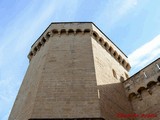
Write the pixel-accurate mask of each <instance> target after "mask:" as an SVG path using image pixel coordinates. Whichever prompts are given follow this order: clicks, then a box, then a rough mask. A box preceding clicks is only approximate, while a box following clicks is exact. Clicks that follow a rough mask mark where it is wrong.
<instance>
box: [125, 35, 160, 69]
mask: <svg viewBox="0 0 160 120" xmlns="http://www.w3.org/2000/svg"><path fill="white" fill-rule="evenodd" d="M159 57H160V35H158V36H156V37H155V38H154V39H153V40H151V41H150V42H148V43H146V44H145V45H143V46H142V47H140V48H138V49H137V50H135V51H134V52H133V53H131V54H130V55H129V56H128V58H129V62H130V64H131V66H132V71H135V70H136V71H137V70H140V69H141V68H142V67H145V66H146V65H147V64H149V63H150V62H152V61H153V60H155V59H156V58H159Z"/></svg>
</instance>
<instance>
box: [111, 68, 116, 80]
mask: <svg viewBox="0 0 160 120" xmlns="http://www.w3.org/2000/svg"><path fill="white" fill-rule="evenodd" d="M112 72H113V76H114V77H115V78H116V79H117V75H116V72H115V71H114V70H112Z"/></svg>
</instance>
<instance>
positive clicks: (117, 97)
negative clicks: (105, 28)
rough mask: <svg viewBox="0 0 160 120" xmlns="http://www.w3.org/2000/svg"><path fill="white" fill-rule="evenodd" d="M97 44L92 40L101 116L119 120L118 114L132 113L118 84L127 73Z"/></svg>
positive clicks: (109, 119)
mask: <svg viewBox="0 0 160 120" xmlns="http://www.w3.org/2000/svg"><path fill="white" fill-rule="evenodd" d="M97 42H99V41H95V40H94V39H92V46H93V55H94V64H95V71H96V81H97V86H98V91H99V100H100V106H101V114H102V116H103V118H105V119H106V120H119V119H120V118H119V117H118V116H117V114H118V113H123V114H131V113H133V112H132V107H131V104H130V102H129V101H128V100H127V99H126V95H125V91H124V88H123V86H122V83H120V79H121V77H123V78H125V77H126V76H125V74H126V73H128V72H127V71H126V70H125V69H124V68H123V67H122V66H121V65H120V64H119V63H118V62H117V61H116V60H115V59H114V58H113V56H111V55H110V54H108V51H107V50H106V49H104V48H103V47H102V46H100V45H99V44H97ZM113 71H114V72H113ZM125 79H126V78H125ZM126 119H130V118H126Z"/></svg>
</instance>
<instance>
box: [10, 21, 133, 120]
mask: <svg viewBox="0 0 160 120" xmlns="http://www.w3.org/2000/svg"><path fill="white" fill-rule="evenodd" d="M28 58H29V61H30V64H29V67H28V70H27V72H26V75H25V77H24V80H23V82H22V85H21V87H20V90H19V93H18V95H17V98H16V100H15V103H14V106H13V109H12V111H11V114H10V116H9V120H48V119H51V120H57V119H58V120H64V119H77V120H78V119H79V120H80V119H81V120H83V119H88V120H89V119H90V120H91V119H95V120H100V119H105V120H119V118H118V117H117V116H116V114H117V113H126V114H127V113H131V112H132V107H131V104H130V102H129V101H128V100H127V98H126V96H125V91H124V88H123V86H122V84H121V82H123V81H124V80H125V79H127V78H128V71H129V70H130V65H129V63H128V60H127V57H126V55H125V54H124V53H123V52H122V51H121V50H120V49H119V48H118V47H117V46H116V45H115V44H114V43H112V42H111V41H110V39H109V38H108V37H107V36H105V35H104V34H103V33H102V31H100V30H99V29H98V28H97V27H96V26H95V25H94V24H93V23H91V22H87V23H52V24H50V25H49V27H48V28H47V29H46V30H45V31H44V33H43V34H42V35H41V36H40V37H39V38H38V40H37V41H36V42H35V43H34V44H33V45H32V48H31V51H30V53H29V55H28Z"/></svg>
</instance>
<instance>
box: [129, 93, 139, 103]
mask: <svg viewBox="0 0 160 120" xmlns="http://www.w3.org/2000/svg"><path fill="white" fill-rule="evenodd" d="M136 98H137V95H136V93H134V92H132V93H130V94H129V95H128V99H129V101H131V100H133V99H136Z"/></svg>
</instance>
